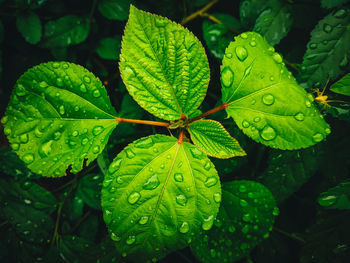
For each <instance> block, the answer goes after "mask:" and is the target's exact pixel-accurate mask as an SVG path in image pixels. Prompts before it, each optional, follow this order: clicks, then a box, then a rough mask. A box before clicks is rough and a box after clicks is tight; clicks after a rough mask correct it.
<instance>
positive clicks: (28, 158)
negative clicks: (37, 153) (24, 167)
mask: <svg viewBox="0 0 350 263" xmlns="http://www.w3.org/2000/svg"><path fill="white" fill-rule="evenodd" d="M22 160H23V162H24V163H25V164H31V163H32V162H34V155H33V154H31V153H26V154H25V155H23V156H22Z"/></svg>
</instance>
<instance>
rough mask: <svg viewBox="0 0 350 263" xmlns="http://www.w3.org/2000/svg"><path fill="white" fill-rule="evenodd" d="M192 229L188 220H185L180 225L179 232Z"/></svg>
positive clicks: (183, 232) (184, 232)
mask: <svg viewBox="0 0 350 263" xmlns="http://www.w3.org/2000/svg"><path fill="white" fill-rule="evenodd" d="M189 230H190V226H189V224H188V223H187V222H183V223H182V224H181V226H180V227H179V232H180V233H182V234H186V233H187V232H188V231H189Z"/></svg>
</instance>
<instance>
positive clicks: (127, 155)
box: [125, 148, 136, 159]
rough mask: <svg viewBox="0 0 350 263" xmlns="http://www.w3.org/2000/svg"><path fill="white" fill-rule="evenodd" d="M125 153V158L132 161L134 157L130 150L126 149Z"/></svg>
mask: <svg viewBox="0 0 350 263" xmlns="http://www.w3.org/2000/svg"><path fill="white" fill-rule="evenodd" d="M125 153H126V157H128V158H129V159H132V158H134V157H135V156H136V155H135V153H134V152H133V150H132V149H131V148H128V149H126V150H125Z"/></svg>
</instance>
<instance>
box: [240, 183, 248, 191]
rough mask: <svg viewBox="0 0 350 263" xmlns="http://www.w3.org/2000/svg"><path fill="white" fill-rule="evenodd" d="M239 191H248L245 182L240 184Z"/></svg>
mask: <svg viewBox="0 0 350 263" xmlns="http://www.w3.org/2000/svg"><path fill="white" fill-rule="evenodd" d="M239 191H240V192H241V193H245V192H247V187H246V186H245V185H244V184H241V185H240V186H239Z"/></svg>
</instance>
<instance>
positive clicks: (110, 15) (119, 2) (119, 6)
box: [98, 0, 132, 21]
mask: <svg viewBox="0 0 350 263" xmlns="http://www.w3.org/2000/svg"><path fill="white" fill-rule="evenodd" d="M131 2H132V1H131V0H102V1H101V2H100V3H99V4H98V10H100V12H101V14H102V15H103V16H104V17H106V18H107V19H111V20H120V21H123V20H126V19H127V18H128V15H129V8H130V4H131Z"/></svg>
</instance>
